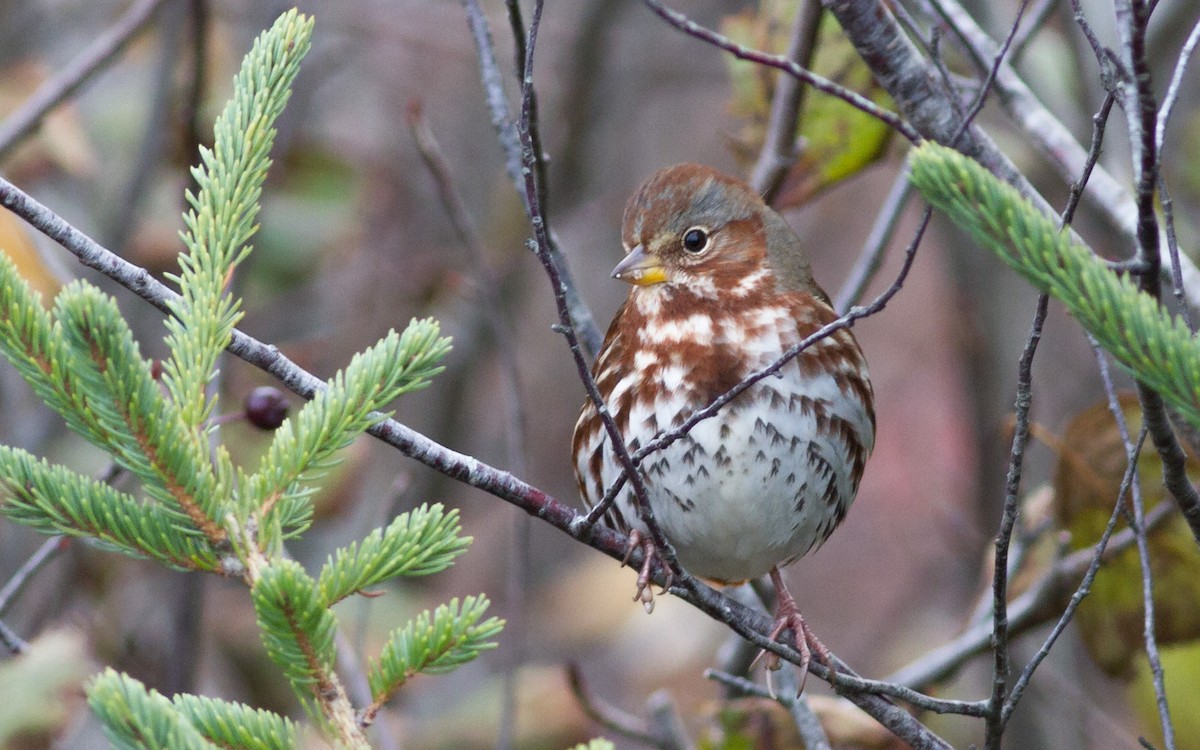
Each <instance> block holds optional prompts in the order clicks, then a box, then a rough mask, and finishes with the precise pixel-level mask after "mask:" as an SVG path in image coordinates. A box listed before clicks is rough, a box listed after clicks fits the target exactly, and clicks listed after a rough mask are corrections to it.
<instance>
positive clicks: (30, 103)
mask: <svg viewBox="0 0 1200 750" xmlns="http://www.w3.org/2000/svg"><path fill="white" fill-rule="evenodd" d="M162 4H163V0H138V2H135V3H134V4H133V5H131V6H129V9H128V10H126V11H125V13H124V15H122V16H121V17H120V18H119V19H117V22H116V23H115V24H113V25H112V26H111V27H109V28H108V29H107V30H105V31H104V33H102V34H100V35H99V36H97V37H96V38H95V40H94V41H92V43H91V44H90V45H88V47H87V49H85V50H83V51H82V52H80V53H79V54H78V55H77V56H76V57H75V59H73V60H72V61H71V62H70V63H68V64H67V67H65V68H63V69H62V70H61V71H59V72H58V73H57V74H56V75H55V76H54V77H52V78H50V79H49V80H47V81H46V82H44V83H43V84H42V85H41V86H39V87H38V90H37V91H35V92H34V93H33V96H31V97H29V98H28V99H26V100H25V102H24V103H23V104H22V105H21V106H20V107H19V108H17V110H16V111H15V112H13V113H12V114H11V115H9V116H8V119H6V120H5V121H4V122H3V124H0V159H3V158H4V157H6V156H8V154H9V153H10V152H11V151H12V149H13V147H14V146H16V145H17V144H18V143H20V142H21V141H22V140H23V139H24V138H25V137H26V136H28V135H29V134H30V133H32V132H33V130H34V129H35V128H36V127H37V126H38V124H39V123H40V122H41V121H42V118H43V117H45V116H46V115H47V113H49V112H50V110H52V109H54V108H55V107H57V106H58V105H60V104H62V103H63V102H64V101H66V100H67V99H68V98H70V97H71V95H73V94H74V93H75V92H76V91H78V90H79V89H80V87H82V86H83V85H84V84H85V83H87V82H88V81H89V80H90V79H91V78H92V76H94V75H96V74H97V73H99V72H100V71H102V70H104V69H105V68H106V67H108V66H109V65H110V64H111V63H112V62H113V60H115V59H116V57H117V55H119V54H120V53H121V51H122V50H124V49H125V47H126V46H127V45H128V44H129V42H130V41H132V40H133V38H134V37H135V36H137V34H138V33H139V32H140V31H141V30H142V29H143V28H145V26H146V24H148V23H149V22H150V19H151V18H153V17H154V12H155V11H157V10H158V8H159V6H161V5H162Z"/></svg>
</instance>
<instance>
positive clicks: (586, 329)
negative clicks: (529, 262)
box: [462, 0, 604, 361]
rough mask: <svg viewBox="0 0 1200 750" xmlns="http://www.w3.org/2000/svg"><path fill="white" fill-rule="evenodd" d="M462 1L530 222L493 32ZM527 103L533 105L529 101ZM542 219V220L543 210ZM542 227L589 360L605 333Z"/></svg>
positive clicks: (478, 11)
mask: <svg viewBox="0 0 1200 750" xmlns="http://www.w3.org/2000/svg"><path fill="white" fill-rule="evenodd" d="M462 2H463V7H464V8H465V9H466V12H467V22H468V24H469V26H470V28H471V36H472V38H473V39H474V40H475V49H476V51H477V52H478V54H479V73H480V77H481V79H482V81H483V90H484V93H485V94H486V96H487V104H488V110H489V111H490V112H491V116H492V126H493V127H495V129H496V134H497V136H498V137H499V139H500V147H501V148H502V149H503V150H504V164H505V168H506V169H507V170H508V178H509V180H510V181H511V182H512V184H513V186H514V187H515V188H516V190H517V194H518V195H520V196H521V201H522V204H523V205H524V207H525V212H526V215H527V216H529V220H530V221H531V222H532V221H533V216H532V213H531V206H530V203H529V196H528V193H527V191H526V178H525V175H523V174H522V171H523V170H524V169H525V166H524V165H525V153H524V151H525V148H524V144H523V143H522V136H521V134H520V133H519V132H518V122H517V121H516V120H515V119H513V117H512V116H511V114H510V113H509V108H508V99H507V98H506V96H505V94H504V77H503V75H502V74H501V73H500V68H499V66H498V65H497V63H496V51H495V47H494V46H493V43H492V34H491V31H490V30H489V29H488V25H487V19H486V18H484V15H483V9H482V8H480V7H479V0H462ZM510 7H511V6H510ZM530 46H532V45H530ZM522 90H524V87H522ZM529 107H532V104H530V105H529ZM527 123H528V124H531V125H532V130H531V131H530V133H532V134H533V135H530V136H529V137H531V138H535V139H536V140H537V141H538V143H540V138H537V137H536V133H537V120H536V117H534V116H533V115H531V116H530V117H529V118H527ZM541 161H542V159H541V155H540V151H538V150H537V149H535V150H534V159H533V162H534V166H535V169H537V164H539V163H541ZM541 171H543V170H539V173H540V172H541ZM541 182H542V180H539V181H537V183H536V184H541ZM539 189H540V188H539ZM541 220H542V221H543V222H544V221H545V216H544V214H543V216H542V217H541ZM545 231H546V237H547V240H546V241H547V246H546V249H547V252H549V253H550V254H551V256H552V257H553V258H554V262H555V265H556V266H557V267H558V275H559V281H560V283H561V284H562V285H563V295H564V296H565V297H566V300H567V307H568V309H569V311H570V316H571V321H572V325H573V326H574V328H575V330H576V331H577V334H578V336H579V339H580V343H581V346H582V348H583V351H584V354H585V355H586V358H587V359H588V361H591V359H592V358H593V357H595V356H596V352H598V351H599V350H600V344H601V342H602V341H603V338H604V337H603V336H602V335H601V333H600V329H599V327H597V325H596V320H595V318H594V317H592V312H591V310H590V309H588V306H587V304H586V303H585V302H584V301H583V298H582V297H580V296H579V290H578V288H577V287H576V286H575V282H574V280H573V279H572V277H571V273H570V270H569V269H568V267H567V263H566V259H565V258H564V257H563V255H562V252H561V251H560V250H559V249H558V243H557V241H556V240H555V239H554V235H553V233H552V232H551V231H550V229H549V227H547V228H546V230H545Z"/></svg>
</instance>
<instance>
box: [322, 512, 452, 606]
mask: <svg viewBox="0 0 1200 750" xmlns="http://www.w3.org/2000/svg"><path fill="white" fill-rule="evenodd" d="M461 530H462V529H461V527H460V526H459V523H458V511H457V510H451V511H449V512H446V511H445V510H444V509H443V507H442V505H441V504H440V503H439V504H436V505H433V506H425V505H422V506H420V507H418V508H415V509H413V510H411V511H409V512H408V513H401V514H400V515H399V516H396V519H395V520H394V521H392V522H391V523H390V524H389V525H388V526H387V528H384V529H375V530H374V531H372V532H371V533H370V534H369V535H368V536H367V537H366V538H365V539H363V540H362V541H361V542H359V543H356V544H351V545H349V546H347V547H342V548H340V549H338V550H337V552H336V553H334V555H333V556H332V557H330V558H329V561H328V562H326V563H325V567H324V568H323V569H322V570H321V575H320V577H319V578H318V579H317V589H318V590H319V591H320V592H321V599H322V601H323V602H324V603H325V604H326V606H329V605H332V604H335V603H337V602H339V601H341V600H342V599H345V598H346V597H347V596H350V595H351V594H354V593H356V592H359V591H362V590H364V589H367V588H370V587H371V586H375V585H377V584H379V583H381V582H383V581H386V580H388V579H390V578H395V577H397V576H422V575H430V574H431V573H438V572H440V571H443V570H445V569H446V568H448V567H450V564H451V563H453V562H454V558H456V557H458V556H459V555H461V554H462V553H463V552H465V551H466V550H467V547H468V546H470V544H471V541H472V540H471V537H463V536H459V532H460V531H461Z"/></svg>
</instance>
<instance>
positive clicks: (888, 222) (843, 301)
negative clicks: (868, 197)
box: [833, 169, 913, 313]
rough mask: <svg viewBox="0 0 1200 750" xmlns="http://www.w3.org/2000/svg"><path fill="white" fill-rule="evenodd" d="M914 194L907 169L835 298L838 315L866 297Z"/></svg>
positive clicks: (893, 183) (881, 211) (893, 186)
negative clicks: (902, 215) (868, 287)
mask: <svg viewBox="0 0 1200 750" xmlns="http://www.w3.org/2000/svg"><path fill="white" fill-rule="evenodd" d="M912 192H913V186H912V183H911V182H909V180H908V170H907V169H903V170H901V171H900V173H899V174H897V175H896V178H895V179H894V180H893V181H892V186H891V188H889V189H888V194H887V196H886V197H885V198H884V199H883V206H881V207H880V209H879V213H878V214H876V215H875V223H874V224H873V225H872V226H871V232H870V234H868V235H867V240H866V242H864V243H863V249H862V252H860V253H859V254H858V259H857V260H856V261H854V268H852V269H850V274H849V276H848V277H847V278H846V281H845V283H843V284H842V288H841V289H840V290H839V291H838V293H837V297H836V298H835V299H834V303H833V309H835V310H837V311H838V312H839V313H845V312H846V311H847V310H849V309H850V308H851V307H852V306H853V305H855V304H857V303H858V301H859V300H860V299H861V298H862V296H863V295H864V294H866V291H867V286H868V285H870V283H871V280H872V279H873V278H875V274H876V273H878V271H879V268H880V266H882V265H883V254H884V251H885V250H887V245H888V243H889V242H891V240H892V235H893V234H894V233H895V231H896V225H897V224H898V223H899V221H900V214H901V213H902V212H903V211H904V207H905V206H906V205H908V199H909V197H910V196H911V195H912Z"/></svg>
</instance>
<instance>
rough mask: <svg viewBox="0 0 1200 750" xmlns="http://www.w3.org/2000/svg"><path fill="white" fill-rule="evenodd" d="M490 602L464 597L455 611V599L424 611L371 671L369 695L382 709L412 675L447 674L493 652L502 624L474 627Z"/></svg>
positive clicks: (493, 621) (392, 639)
mask: <svg viewBox="0 0 1200 750" xmlns="http://www.w3.org/2000/svg"><path fill="white" fill-rule="evenodd" d="M488 605H489V602H488V600H487V598H486V597H484V596H482V595H481V596H478V597H475V596H468V597H466V598H465V599H463V602H462V607H461V609H460V608H459V603H458V599H457V598H455V599H452V600H451V601H450V603H449V604H448V605H447V604H443V605H441V606H440V607H438V608H437V609H436V610H435V611H434V612H433V613H432V614H430V613H429V612H428V611H425V612H422V613H421V614H420V615H417V618H416V619H415V620H413V621H411V622H409V623H408V624H407V625H405V626H404V627H402V628H398V629H396V630H393V631H392V633H391V635H390V636H389V637H388V641H387V644H386V645H384V647H383V653H382V654H381V655H380V657H379V662H378V663H374V664H372V665H371V669H370V672H369V673H368V675H367V680H368V682H369V683H370V685H371V695H372V696H373V697H374V699H375V702H376V703H377V704H382V703H384V702H386V701H387V699H388V698H389V697H390V696H391V695H393V694H394V693H395V692H396V691H397V690H398V689H400V687H401V686H402V685H403V684H404V683H405V682H406V681H407V680H408V678H410V677H412V676H413V675H415V674H445V673H447V672H451V671H453V670H455V669H457V668H458V667H460V666H462V665H463V664H465V663H466V662H468V661H471V660H472V659H474V658H475V657H476V656H478V655H479V652H480V651H485V650H487V649H492V648H495V647H496V644H495V642H494V641H491V640H489V639H491V638H494V637H495V636H496V635H498V634H499V633H500V631H501V630H502V629H503V628H504V621H503V620H501V619H498V618H495V617H490V618H488V619H487V620H485V621H484V622H480V623H478V624H476V623H477V622H478V620H479V618H480V617H482V616H483V614H484V612H486V611H487V608H488Z"/></svg>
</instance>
